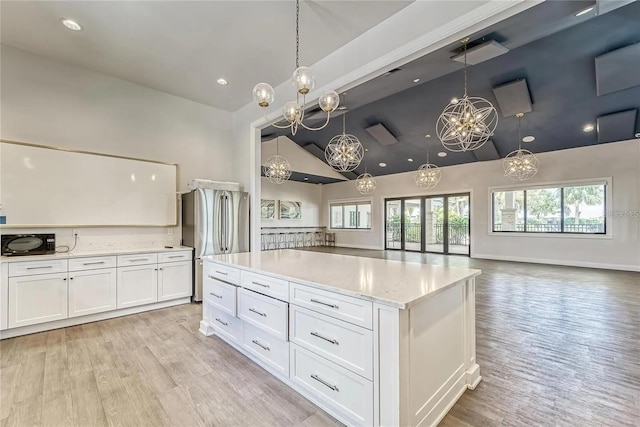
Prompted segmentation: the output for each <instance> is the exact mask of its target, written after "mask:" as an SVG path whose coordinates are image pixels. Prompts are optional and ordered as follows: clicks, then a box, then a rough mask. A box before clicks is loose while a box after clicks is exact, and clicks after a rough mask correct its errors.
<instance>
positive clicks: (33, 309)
mask: <svg viewBox="0 0 640 427" xmlns="http://www.w3.org/2000/svg"><path fill="white" fill-rule="evenodd" d="M68 282H69V281H68V280H67V273H66V272H64V273H53V274H38V275H31V276H19V277H10V278H9V310H8V311H9V328H18V327H20V326H27V325H35V324H37V323H44V322H51V321H53V320H60V319H66V318H67V317H68V311H67V305H68V300H67V295H68V286H67V285H68Z"/></svg>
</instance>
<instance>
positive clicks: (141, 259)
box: [129, 258, 149, 262]
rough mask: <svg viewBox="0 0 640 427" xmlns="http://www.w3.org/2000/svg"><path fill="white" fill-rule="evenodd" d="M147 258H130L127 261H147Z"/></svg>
mask: <svg viewBox="0 0 640 427" xmlns="http://www.w3.org/2000/svg"><path fill="white" fill-rule="evenodd" d="M148 260H149V258H136V259H130V260H129V262H138V261H148Z"/></svg>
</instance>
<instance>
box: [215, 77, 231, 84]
mask: <svg viewBox="0 0 640 427" xmlns="http://www.w3.org/2000/svg"><path fill="white" fill-rule="evenodd" d="M216 83H218V84H219V85H220V86H226V85H228V84H229V82H228V81H227V80H226V79H223V78H222V77H220V78H219V79H218V80H216Z"/></svg>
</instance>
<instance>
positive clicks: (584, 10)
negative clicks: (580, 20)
mask: <svg viewBox="0 0 640 427" xmlns="http://www.w3.org/2000/svg"><path fill="white" fill-rule="evenodd" d="M592 10H593V6H591V7H588V8H586V9H582V10H581V11H580V12H578V13H576V16H582V15H585V14H587V13H589V12H591V11H592Z"/></svg>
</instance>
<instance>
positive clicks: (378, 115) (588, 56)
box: [262, 1, 640, 176]
mask: <svg viewBox="0 0 640 427" xmlns="http://www.w3.org/2000/svg"><path fill="white" fill-rule="evenodd" d="M592 4H593V2H589V1H587V2H579V1H575V2H571V1H551V2H544V3H542V4H540V5H538V6H535V7H533V8H531V9H529V10H527V11H525V12H523V13H521V14H519V15H516V16H514V17H512V18H509V19H508V20H505V21H502V22H501V23H498V24H497V25H495V26H494V27H491V28H488V29H486V30H485V31H484V32H482V33H479V34H474V35H472V40H478V41H482V39H483V37H484V39H485V40H488V39H493V40H496V41H498V42H500V43H501V44H503V45H504V46H506V47H508V48H509V49H511V50H510V52H508V53H506V54H504V55H501V56H498V57H496V58H494V59H491V60H489V61H485V62H482V63H480V64H478V65H475V66H470V67H469V68H468V75H469V94H470V95H471V96H482V97H484V98H486V99H488V100H489V101H491V102H492V103H493V104H494V105H495V106H496V107H497V106H498V104H497V102H496V98H495V96H494V93H493V90H492V89H493V88H494V87H496V86H499V85H501V84H504V83H508V82H511V81H514V80H517V79H526V81H527V84H528V87H529V92H530V95H531V101H532V103H533V106H532V109H533V111H532V112H530V113H528V114H526V115H525V117H524V118H523V121H522V135H523V136H525V135H533V136H535V138H536V139H535V141H534V142H532V143H523V144H522V145H523V148H527V149H530V150H531V151H533V152H535V153H540V152H546V151H553V150H563V149H568V148H574V147H580V146H588V145H593V144H597V143H598V135H597V129H596V130H594V131H593V132H591V133H585V132H583V130H582V128H583V126H584V125H585V124H587V123H592V124H593V125H596V123H597V118H598V116H601V115H605V114H609V113H615V112H619V111H624V110H630V109H640V86H635V87H632V88H629V89H626V90H622V91H618V92H614V93H610V94H607V95H603V96H597V94H596V76H595V65H594V64H595V57H597V56H600V55H603V54H605V53H607V52H610V51H613V50H616V49H619V48H622V47H625V46H628V45H632V44H635V43H638V42H640V24H638V23H639V22H640V2H634V3H631V4H629V5H627V6H624V7H621V8H619V9H617V10H614V11H612V12H609V13H607V14H604V15H601V16H594V15H595V12H591V14H587V15H585V16H581V17H576V16H575V13H576V12H577V11H579V10H581V9H583V8H585V7H587V6H589V5H592ZM549 34H551V35H549ZM458 50H459V43H455V44H451V45H449V46H447V47H445V48H443V49H440V50H438V51H435V52H433V53H431V54H428V55H426V56H424V57H422V58H419V59H417V60H415V61H413V62H411V63H408V64H405V65H403V66H401V67H399V68H400V71H397V72H394V73H391V74H388V75H382V76H379V77H377V78H374V79H372V80H370V81H368V82H366V83H364V84H362V85H360V86H358V87H356V88H353V89H351V90H350V91H349V93H348V94H347V95H346V102H345V105H347V106H348V107H349V109H348V110H347V111H348V113H347V116H346V117H347V133H352V134H354V135H355V136H357V137H358V139H360V141H361V142H362V143H363V144H364V146H365V147H366V148H368V150H369V151H368V153H367V165H368V171H369V172H371V173H372V174H373V175H374V176H376V175H386V174H392V173H400V172H408V171H412V170H415V169H416V168H417V167H418V166H419V165H420V164H421V163H425V161H426V147H427V141H429V147H430V153H431V154H430V157H431V158H430V160H431V162H432V163H436V164H437V165H438V166H449V165H454V164H461V163H468V162H473V161H477V159H476V156H475V155H474V154H473V152H467V153H453V152H447V154H448V155H447V157H444V158H440V157H438V156H437V155H436V153H437V152H440V151H447V150H445V149H444V148H443V147H442V145H441V144H440V142H439V140H438V139H437V136H436V132H435V124H436V120H437V118H438V116H439V115H440V113H441V112H442V110H443V108H444V107H445V106H446V104H447V103H448V102H449V101H450V100H451V98H452V97H455V96H457V97H460V96H462V93H463V71H462V68H463V66H462V64H460V63H458V62H454V61H452V60H451V59H450V58H451V57H452V56H454V55H455V54H456V53H457V52H458ZM635 51H636V52H637V51H638V50H637V49H636V50H635ZM628 72H629V73H640V70H638V69H630V70H628ZM415 78H420V82H419V83H414V82H413V80H414V79H415ZM498 114H499V122H498V126H497V128H496V131H495V135H494V137H493V138H492V141H493V143H494V144H495V147H496V150H497V152H498V154H499V155H500V157H504V156H505V155H506V154H508V153H509V152H510V151H512V150H514V149H516V148H517V145H518V130H517V119H516V118H515V117H513V116H512V117H503V116H502V114H501V112H500V110H499V109H498ZM376 123H382V124H383V125H384V126H385V127H386V128H387V129H388V130H389V131H390V132H391V133H392V134H393V135H394V136H395V137H396V138H397V139H398V141H399V142H398V143H397V144H394V145H390V146H383V145H381V144H380V143H378V142H377V141H375V140H374V139H373V138H371V136H370V135H369V134H368V133H367V132H366V131H365V128H367V127H368V126H371V125H373V124H376ZM262 132H263V135H269V137H272V136H274V135H275V134H276V130H275V129H274V128H273V127H270V128H266V129H264V130H263V131H262ZM633 132H640V114H638V115H636V123H635V129H634V130H633ZM340 133H342V120H341V117H339V116H337V115H336V117H335V118H333V119H332V120H331V122H330V124H329V125H328V126H327V127H326V128H325V129H323V130H322V131H314V132H310V131H306V130H304V129H301V130H299V131H298V133H297V134H296V135H295V136H291V135H289V138H291V139H292V140H294V141H295V142H296V143H298V144H299V145H301V146H305V145H307V144H310V143H313V144H316V145H317V146H319V147H320V148H322V149H324V148H325V147H326V145H327V143H328V141H329V140H330V139H331V138H332V137H333V136H335V135H337V134H340ZM280 134H283V133H280ZM425 134H430V135H432V137H431V138H430V139H426V138H425ZM603 142H612V141H603ZM409 158H411V159H413V160H414V161H413V162H409V161H408V160H407V159H409ZM322 160H324V159H322ZM380 162H384V163H386V164H387V167H385V168H382V167H379V166H378V163H380ZM356 172H357V173H363V172H364V163H363V164H361V166H360V167H359V168H358V170H357V171H356Z"/></svg>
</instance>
